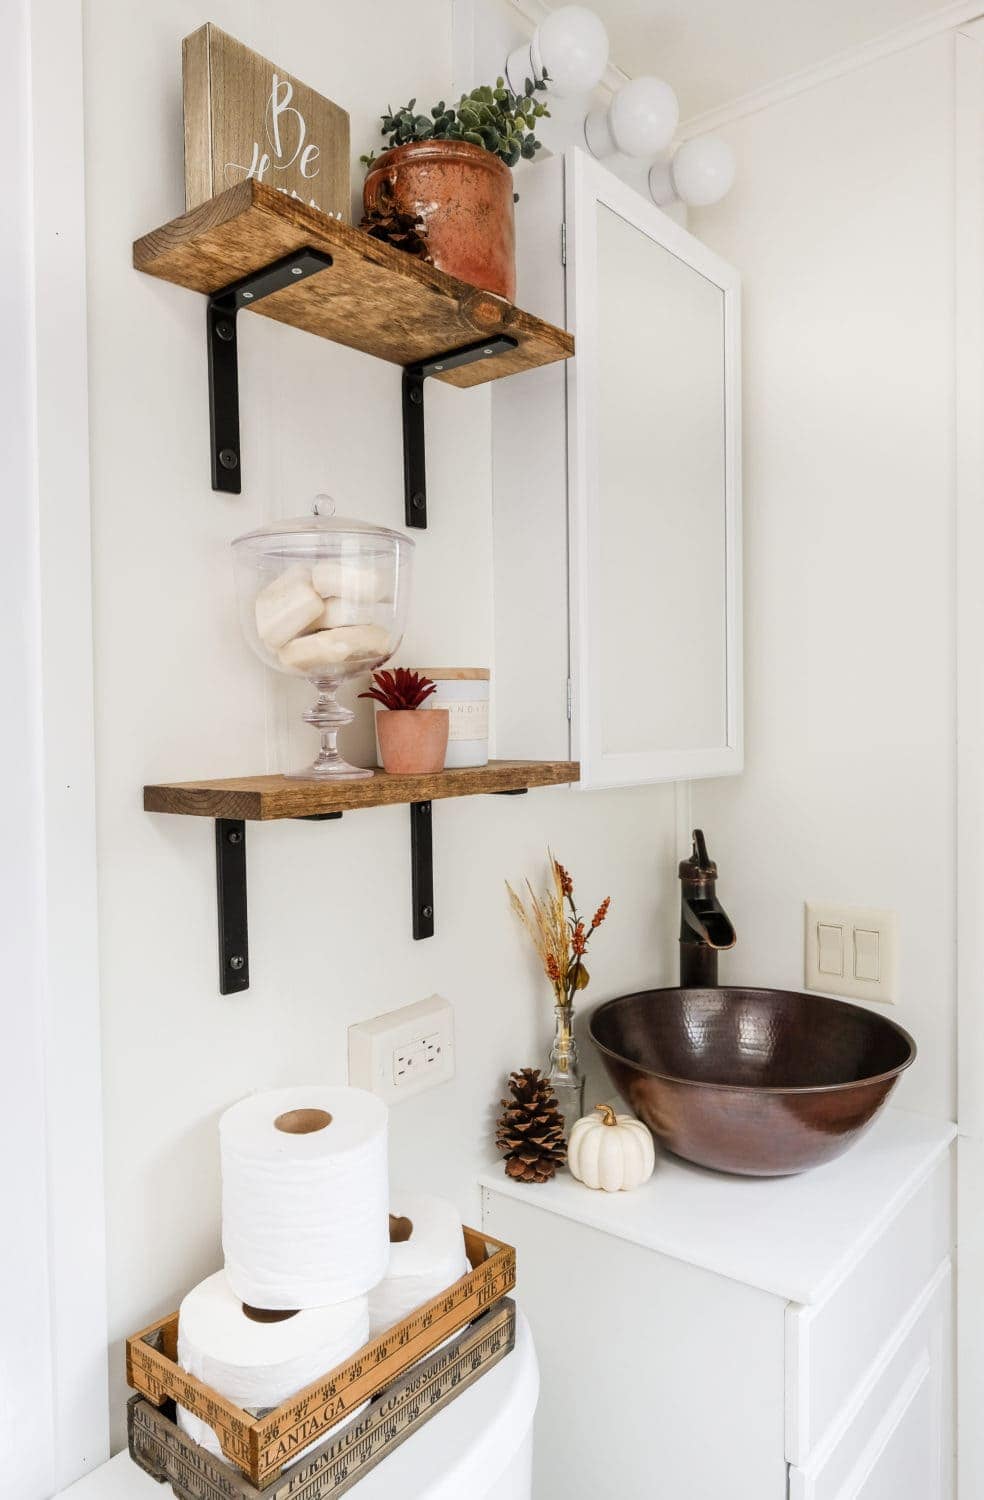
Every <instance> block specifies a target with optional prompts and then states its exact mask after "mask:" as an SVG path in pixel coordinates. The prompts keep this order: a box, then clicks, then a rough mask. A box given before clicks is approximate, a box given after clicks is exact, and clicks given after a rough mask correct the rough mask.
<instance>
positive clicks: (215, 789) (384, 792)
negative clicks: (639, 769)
mask: <svg viewBox="0 0 984 1500" xmlns="http://www.w3.org/2000/svg"><path fill="white" fill-rule="evenodd" d="M579 775H580V767H579V765H578V763H577V761H571V760H493V761H490V762H489V764H488V765H487V766H469V767H467V768H463V769H461V770H455V771H439V772H437V774H436V775H433V776H388V775H387V774H386V772H385V771H377V772H376V774H375V776H373V777H372V778H371V779H370V780H365V781H335V782H333V781H328V782H318V781H291V780H289V779H288V778H287V777H286V776H234V777H232V778H230V779H228V780H225V781H179V782H172V783H168V784H165V785H163V786H145V787H144V810H145V811H146V812H160V813H180V814H184V815H190V816H191V817H197V818H241V819H249V820H255V821H259V822H269V821H270V820H272V819H275V818H310V817H317V816H318V815H319V814H322V813H336V812H351V811H354V810H355V809H357V808H360V807H386V806H389V805H392V804H394V803H407V802H435V801H438V800H439V799H441V798H444V797H473V796H480V795H482V794H483V793H487V792H523V791H527V790H528V789H529V788H530V787H538V786H561V785H563V784H564V783H565V782H571V781H577V779H578V777H579Z"/></svg>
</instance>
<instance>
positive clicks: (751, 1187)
mask: <svg viewBox="0 0 984 1500" xmlns="http://www.w3.org/2000/svg"><path fill="white" fill-rule="evenodd" d="M953 1136H954V1130H953V1128H952V1127H951V1126H949V1125H943V1124H940V1123H939V1122H937V1121H933V1120H928V1119H925V1118H924V1117H922V1116H918V1115H912V1114H909V1113H908V1112H905V1111H902V1110H893V1109H890V1110H887V1111H885V1112H884V1113H883V1114H882V1116H881V1117H880V1118H879V1119H878V1120H877V1121H876V1123H875V1125H874V1126H873V1128H872V1130H871V1131H870V1132H869V1133H868V1134H867V1135H866V1136H865V1137H863V1138H862V1140H861V1141H860V1142H859V1143H858V1144H857V1146H855V1147H854V1149H853V1150H851V1151H850V1152H848V1153H847V1154H846V1155H845V1156H844V1157H842V1158H841V1159H840V1160H839V1161H836V1162H832V1163H830V1164H829V1165H828V1166H826V1167H821V1168H818V1169H817V1170H816V1171H814V1172H810V1173H806V1174H803V1175H802V1176H799V1177H790V1178H781V1179H758V1180H757V1179H751V1178H744V1179H743V1178H737V1177H726V1176H722V1175H718V1174H716V1173H712V1172H707V1171H703V1170H702V1169H700V1168H697V1167H691V1166H689V1165H688V1164H687V1163H684V1162H681V1161H678V1160H675V1159H674V1158H672V1157H669V1156H666V1155H660V1156H658V1158H657V1166H656V1173H655V1175H654V1177H653V1179H652V1181H651V1182H650V1183H648V1184H647V1185H646V1186H645V1187H643V1188H640V1189H638V1190H637V1191H636V1192H635V1193H618V1194H611V1195H609V1194H605V1193H601V1192H592V1191H590V1190H589V1189H586V1188H584V1187H582V1186H581V1185H580V1184H579V1183H576V1182H574V1181H573V1179H572V1178H570V1177H569V1176H568V1175H567V1174H564V1175H562V1176H558V1178H557V1179H555V1181H554V1182H552V1183H549V1184H546V1185H544V1186H538V1187H525V1186H523V1185H520V1184H516V1183H513V1182H512V1181H510V1180H509V1179H508V1178H506V1177H505V1176H504V1175H503V1174H500V1172H499V1171H495V1172H490V1173H489V1174H488V1175H487V1176H486V1177H485V1178H483V1182H482V1187H483V1203H484V1225H485V1228H486V1229H487V1230H488V1231H489V1233H491V1234H493V1235H495V1236H496V1237H497V1238H500V1239H504V1240H507V1241H509V1242H510V1243H512V1244H514V1245H515V1246H516V1249H517V1254H518V1265H519V1295H520V1297H521V1298H522V1301H523V1305H524V1307H525V1309H526V1312H527V1315H528V1317H529V1319H530V1322H531V1324H532V1327H533V1334H534V1338H535V1341H536V1345H537V1350H538V1353H539V1358H540V1365H541V1379H542V1386H541V1398H540V1408H539V1414H538V1423H537V1432H536V1445H535V1453H536V1472H537V1487H536V1488H535V1494H536V1496H537V1500H555V1497H557V1500H559V1497H561V1496H563V1497H565V1500H597V1497H599V1496H604V1497H606V1500H608V1497H611V1500H787V1497H788V1500H952V1494H953V1465H952V1455H953V1407H952V1391H951V1385H952V1380H951V1374H952V1370H951V1367H952V1358H953V1355H952V1319H953V1309H952V1287H951V1251H952V1247H953V1212H952V1206H951V1172H952V1162H951V1141H952V1139H953Z"/></svg>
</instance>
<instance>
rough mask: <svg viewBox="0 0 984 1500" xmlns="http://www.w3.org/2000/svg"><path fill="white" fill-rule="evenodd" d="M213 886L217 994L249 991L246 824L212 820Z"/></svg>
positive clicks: (237, 819) (224, 819)
mask: <svg viewBox="0 0 984 1500" xmlns="http://www.w3.org/2000/svg"><path fill="white" fill-rule="evenodd" d="M215 882H216V891H217V894H218V902H219V992H220V994H223V995H238V994H239V993H240V991H241V990H248V989H249V918H248V914H247V908H246V824H245V823H244V822H243V820H242V818H216V820H215Z"/></svg>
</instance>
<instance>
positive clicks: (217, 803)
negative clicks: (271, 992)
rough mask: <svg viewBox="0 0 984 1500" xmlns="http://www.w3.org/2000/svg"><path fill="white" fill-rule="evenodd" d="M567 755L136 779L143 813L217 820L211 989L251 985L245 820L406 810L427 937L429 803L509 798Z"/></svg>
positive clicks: (430, 923)
mask: <svg viewBox="0 0 984 1500" xmlns="http://www.w3.org/2000/svg"><path fill="white" fill-rule="evenodd" d="M579 775H580V767H579V766H578V763H577V761H572V760H493V761H490V762H489V764H488V765H487V766H468V767H463V768H461V769H459V770H453V771H438V772H437V773H436V774H434V775H431V776H389V775H387V773H386V772H385V771H377V772H376V774H375V775H374V776H373V777H372V778H371V779H369V780H363V781H337V782H331V781H329V782H313V781H292V780H291V779H290V778H289V777H287V776H233V777H229V778H227V779H225V780H222V781H178V782H165V783H162V784H159V785H156V786H145V787H144V809H145V811H147V812H156V813H175V814H178V815H179V816H185V817H193V818H212V819H214V821H215V871H216V888H217V893H218V907H219V990H220V992H221V993H222V994H223V995H232V994H238V993H239V992H240V991H241V990H247V989H249V918H248V910H247V900H246V824H247V822H259V823H264V822H271V821H274V820H276V819H281V818H298V819H301V820H309V821H311V822H322V821H329V820H331V819H336V818H340V817H341V816H342V814H343V813H347V812H357V811H359V809H361V808H366V807H392V806H398V805H401V804H402V805H404V806H409V808H410V871H411V884H412V898H411V900H412V905H411V911H412V918H413V935H414V938H428V937H433V935H434V857H433V830H432V826H431V825H432V820H431V806H432V804H433V803H434V802H439V801H443V800H444V799H446V798H450V797H476V796H484V795H489V794H491V795H493V796H500V797H510V796H515V795H518V794H519V793H522V792H528V791H530V790H531V789H532V788H534V787H543V786H562V785H564V784H565V783H567V782H572V781H577V780H578V777H579Z"/></svg>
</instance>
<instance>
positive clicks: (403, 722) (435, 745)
mask: <svg viewBox="0 0 984 1500" xmlns="http://www.w3.org/2000/svg"><path fill="white" fill-rule="evenodd" d="M450 724H451V715H450V714H449V712H448V710H447V709H446V708H430V709H421V708H381V709H380V710H379V711H378V713H377V714H376V734H377V736H378V737H379V753H380V755H381V756H382V760H383V767H384V769H385V770H387V771H388V772H389V774H390V775H391V776H426V775H429V774H430V773H432V772H434V771H443V770H444V756H445V754H446V752H447V748H448V730H449V728H450Z"/></svg>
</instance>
